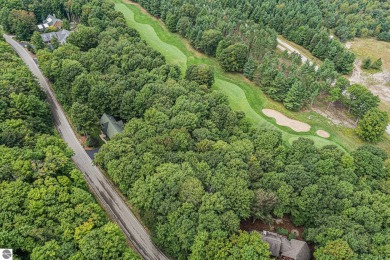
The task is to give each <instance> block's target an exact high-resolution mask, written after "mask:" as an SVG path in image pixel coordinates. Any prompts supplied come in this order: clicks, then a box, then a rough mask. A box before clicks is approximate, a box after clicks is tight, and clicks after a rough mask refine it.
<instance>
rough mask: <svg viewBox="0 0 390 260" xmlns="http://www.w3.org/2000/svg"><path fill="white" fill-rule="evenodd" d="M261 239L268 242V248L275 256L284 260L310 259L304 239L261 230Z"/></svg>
mask: <svg viewBox="0 0 390 260" xmlns="http://www.w3.org/2000/svg"><path fill="white" fill-rule="evenodd" d="M261 236H262V239H263V240H264V241H265V242H267V243H268V244H269V250H270V251H271V254H272V255H273V256H275V257H280V258H282V259H286V260H310V258H311V254H310V249H309V246H308V245H307V243H306V242H305V241H301V240H297V239H291V240H288V239H287V238H286V237H284V236H281V235H279V234H276V233H273V232H269V231H263V232H262V233H261Z"/></svg>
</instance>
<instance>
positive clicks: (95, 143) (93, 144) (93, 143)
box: [85, 136, 99, 147]
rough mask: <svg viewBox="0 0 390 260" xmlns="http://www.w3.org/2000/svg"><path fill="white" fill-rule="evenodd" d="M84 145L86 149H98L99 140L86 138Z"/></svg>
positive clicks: (91, 137)
mask: <svg viewBox="0 0 390 260" xmlns="http://www.w3.org/2000/svg"><path fill="white" fill-rule="evenodd" d="M85 144H86V145H87V146H88V147H98V146H99V140H98V139H97V138H96V137H94V136H88V138H87V140H86V142H85Z"/></svg>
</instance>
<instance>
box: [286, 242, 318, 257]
mask: <svg viewBox="0 0 390 260" xmlns="http://www.w3.org/2000/svg"><path fill="white" fill-rule="evenodd" d="M290 242H291V249H290V250H288V251H285V252H282V256H285V257H289V258H293V259H296V260H306V259H310V257H311V256H310V249H309V246H308V245H307V243H306V242H305V241H301V240H296V239H292V240H291V241H290Z"/></svg>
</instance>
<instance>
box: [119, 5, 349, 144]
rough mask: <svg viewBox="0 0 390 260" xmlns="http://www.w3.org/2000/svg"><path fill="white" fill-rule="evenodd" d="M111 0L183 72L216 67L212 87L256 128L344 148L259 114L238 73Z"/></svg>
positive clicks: (288, 139) (135, 10)
mask: <svg viewBox="0 0 390 260" xmlns="http://www.w3.org/2000/svg"><path fill="white" fill-rule="evenodd" d="M114 2H115V9H116V10H117V11H120V12H122V13H123V15H124V17H125V19H126V21H127V23H128V25H129V26H130V27H132V28H134V29H136V30H137V31H138V32H139V33H140V35H141V38H142V39H143V40H145V41H146V42H147V43H148V44H149V45H150V46H151V47H152V48H154V49H155V50H157V51H159V52H160V53H161V54H162V55H164V56H165V58H166V60H167V62H168V63H170V64H177V65H178V66H180V68H181V69H182V71H185V70H186V68H187V65H188V64H200V63H205V64H208V65H210V66H212V67H213V68H214V70H215V84H214V88H215V89H217V90H218V91H220V92H222V93H223V94H225V95H226V96H227V97H228V99H229V103H230V105H231V107H232V109H234V110H239V111H243V112H245V114H246V116H247V117H248V118H249V120H250V121H251V122H252V123H253V124H254V125H255V126H256V127H261V128H268V129H277V130H280V131H282V132H283V139H284V141H285V142H286V143H289V144H291V143H292V142H293V141H294V140H296V139H298V138H299V137H305V138H309V139H312V140H313V141H314V142H315V144H316V145H317V146H318V147H322V146H324V145H337V146H338V147H340V148H341V149H342V150H344V151H345V149H344V148H343V147H342V146H341V145H339V144H338V143H336V142H334V141H332V140H326V139H324V138H321V137H318V136H316V134H315V131H314V129H313V131H314V132H313V133H312V131H310V132H309V133H305V134H303V133H295V132H294V131H292V130H291V129H289V128H287V127H281V126H277V125H276V124H275V122H274V120H272V119H269V118H266V117H265V116H264V115H263V114H262V113H261V109H257V106H258V105H259V104H256V110H255V109H254V108H253V103H254V102H253V100H251V101H252V102H249V101H248V95H253V90H251V89H250V87H245V88H244V87H242V85H243V84H245V83H243V82H242V80H241V82H237V84H235V82H234V81H235V79H236V78H238V76H237V75H234V74H228V73H224V72H223V71H222V70H221V68H220V67H219V66H218V64H217V62H216V61H215V59H213V58H209V57H205V56H204V55H201V54H199V55H195V54H194V50H191V49H190V47H188V45H186V44H185V42H184V41H183V40H181V39H180V37H179V36H178V35H176V34H173V33H171V32H169V31H168V30H166V29H165V28H164V27H163V26H162V25H161V24H160V23H158V22H156V21H155V20H154V19H153V18H152V17H151V16H150V15H149V14H146V13H144V12H142V11H141V10H140V8H139V7H138V6H136V5H133V4H125V3H123V2H122V1H121V0H114ZM232 81H233V82H232ZM251 104H252V106H251Z"/></svg>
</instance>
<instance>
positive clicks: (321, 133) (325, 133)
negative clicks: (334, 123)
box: [316, 130, 330, 138]
mask: <svg viewBox="0 0 390 260" xmlns="http://www.w3.org/2000/svg"><path fill="white" fill-rule="evenodd" d="M316 134H317V135H318V136H321V137H323V138H329V137H330V134H329V133H328V132H326V131H324V130H317V132H316Z"/></svg>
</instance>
